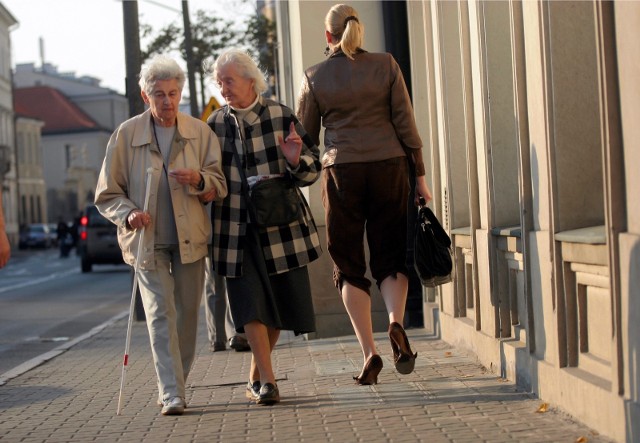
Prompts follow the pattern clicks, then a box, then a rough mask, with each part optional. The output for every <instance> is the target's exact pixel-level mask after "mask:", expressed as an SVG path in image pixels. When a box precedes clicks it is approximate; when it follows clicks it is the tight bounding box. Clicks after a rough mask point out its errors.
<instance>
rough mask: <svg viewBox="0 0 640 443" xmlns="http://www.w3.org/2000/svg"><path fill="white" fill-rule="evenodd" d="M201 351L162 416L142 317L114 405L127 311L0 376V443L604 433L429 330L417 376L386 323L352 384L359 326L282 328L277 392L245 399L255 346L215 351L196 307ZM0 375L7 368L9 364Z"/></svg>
mask: <svg viewBox="0 0 640 443" xmlns="http://www.w3.org/2000/svg"><path fill="white" fill-rule="evenodd" d="M201 314H202V316H201V317H202V318H201V322H200V330H199V337H198V354H197V356H196V361H195V364H194V368H193V370H192V372H191V376H190V380H189V381H188V387H187V402H188V405H189V407H188V409H187V410H186V412H185V414H184V415H183V416H166V417H165V416H162V415H160V408H159V407H158V406H157V405H156V399H157V387H156V377H155V372H154V368H153V364H152V360H151V351H150V348H149V340H148V337H147V331H146V325H145V324H144V323H143V322H134V326H133V334H132V340H131V349H130V353H129V356H130V360H129V367H128V370H127V379H126V388H125V399H124V401H123V410H122V412H121V415H120V416H117V415H116V409H117V404H118V392H119V388H120V375H121V371H122V357H123V353H124V345H125V337H126V328H127V317H126V316H120V318H117V319H114V320H113V321H112V322H111V323H110V324H107V325H106V326H103V327H102V328H97V329H96V330H95V331H94V332H93V333H91V334H87V336H85V337H84V338H83V339H82V340H77V341H76V342H74V343H73V344H72V345H71V346H67V347H68V349H66V350H63V351H64V352H62V353H61V354H60V355H58V356H56V357H55V358H52V359H50V360H49V361H47V362H46V363H44V364H42V365H40V366H37V367H35V368H33V369H30V370H28V371H27V372H25V373H23V374H21V375H16V374H17V373H14V374H13V375H12V377H13V378H10V377H5V379H6V378H10V379H9V380H7V381H6V383H5V384H4V385H2V386H0V441H2V442H12V443H13V442H71V441H73V442H94V441H95V442H153V443H156V442H162V441H171V442H192V441H197V442H269V441H273V442H276V441H277V442H325V441H331V442H363V441H364V442H422V441H424V442H430V443H435V442H480V441H487V442H567V443H569V442H610V441H611V440H609V439H607V438H605V437H603V436H600V435H598V433H597V432H596V431H594V430H591V429H589V427H588V426H586V425H585V424H582V423H579V422H577V421H576V420H574V419H572V418H571V417H569V416H568V415H566V414H564V413H562V412H561V411H558V410H554V409H553V408H549V409H548V410H547V412H537V411H538V410H539V409H540V406H541V404H542V401H541V400H539V399H536V398H535V397H534V396H532V395H530V394H527V393H526V392H523V391H522V390H520V389H518V388H517V387H516V386H514V383H513V382H512V381H510V380H504V379H500V378H499V377H498V376H497V375H496V374H491V373H489V372H488V371H487V370H486V369H484V368H483V367H482V366H481V365H479V364H478V363H477V362H476V361H475V359H474V358H472V357H469V356H467V355H464V354H463V353H462V352H461V351H459V350H458V349H456V348H453V347H451V346H450V345H448V344H447V343H445V342H443V341H442V340H439V339H437V338H435V337H433V336H430V335H429V334H427V333H426V331H425V330H424V329H411V330H408V331H407V335H408V336H409V339H410V341H411V344H412V347H413V348H414V349H415V350H417V351H418V359H417V363H416V369H415V371H414V372H413V373H412V374H409V375H401V374H399V373H398V372H396V371H395V369H394V366H393V363H392V360H391V359H390V354H391V348H390V345H389V340H388V338H387V336H386V334H384V333H379V334H376V344H377V346H378V349H379V352H380V353H381V354H382V357H383V360H384V369H383V370H382V372H381V373H380V376H379V384H377V385H375V386H357V385H355V384H354V383H353V380H352V376H354V375H357V374H358V373H359V371H360V368H361V365H362V357H361V354H360V350H359V346H358V343H357V341H356V338H355V336H346V337H338V338H330V339H317V340H309V341H307V340H304V339H303V338H302V337H293V336H292V335H291V334H283V337H282V339H281V341H280V342H279V343H278V345H277V347H276V349H275V351H274V362H275V369H276V376H277V377H278V386H279V388H280V395H281V397H282V402H281V403H279V404H277V405H274V406H260V405H256V404H252V403H249V401H248V400H246V399H245V386H246V383H247V380H248V371H249V365H250V360H251V354H250V353H248V352H235V351H233V350H228V351H223V352H216V353H212V352H210V351H209V344H208V342H207V338H206V331H205V329H206V328H205V327H204V319H203V318H204V315H203V314H204V313H203V312H201ZM5 375H6V374H5Z"/></svg>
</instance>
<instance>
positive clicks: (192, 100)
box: [182, 0, 204, 118]
mask: <svg viewBox="0 0 640 443" xmlns="http://www.w3.org/2000/svg"><path fill="white" fill-rule="evenodd" d="M182 19H183V21H184V49H185V52H186V53H187V60H186V61H187V75H188V76H189V104H190V105H191V116H193V117H196V118H198V117H199V116H200V113H199V112H198V93H197V92H196V75H195V72H194V66H193V43H192V41H191V21H190V20H189V2H188V1H187V0H182ZM202 106H204V103H203V104H202Z"/></svg>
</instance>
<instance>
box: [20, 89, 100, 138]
mask: <svg viewBox="0 0 640 443" xmlns="http://www.w3.org/2000/svg"><path fill="white" fill-rule="evenodd" d="M13 97H14V99H13V100H14V103H13V107H14V111H15V113H16V114H18V115H21V116H24V117H32V118H37V119H39V120H42V121H43V122H44V123H45V124H44V127H43V128H42V135H53V134H64V133H73V132H90V131H102V130H104V128H102V127H101V126H100V125H98V123H96V122H95V120H93V119H92V118H91V117H89V116H88V115H87V114H86V113H85V112H84V111H83V110H82V109H80V107H78V105H76V104H75V103H73V102H72V101H71V100H69V98H67V96H65V95H64V94H63V93H61V92H60V91H58V90H57V89H55V88H52V87H50V86H32V87H29V88H16V89H14V90H13Z"/></svg>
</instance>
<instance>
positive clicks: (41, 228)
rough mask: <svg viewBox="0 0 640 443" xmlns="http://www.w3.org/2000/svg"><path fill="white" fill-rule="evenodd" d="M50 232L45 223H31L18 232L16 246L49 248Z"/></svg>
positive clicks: (21, 247)
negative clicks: (18, 236) (18, 238)
mask: <svg viewBox="0 0 640 443" xmlns="http://www.w3.org/2000/svg"><path fill="white" fill-rule="evenodd" d="M51 245H52V242H51V232H50V230H49V226H48V225H47V224H45V223H32V224H30V225H27V227H26V228H24V229H23V230H22V231H21V232H20V241H19V242H18V248H20V249H27V248H50V247H51Z"/></svg>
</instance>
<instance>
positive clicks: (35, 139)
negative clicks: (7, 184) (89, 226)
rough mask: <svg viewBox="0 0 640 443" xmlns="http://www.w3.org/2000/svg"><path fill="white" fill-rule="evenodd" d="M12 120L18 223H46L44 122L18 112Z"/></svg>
mask: <svg viewBox="0 0 640 443" xmlns="http://www.w3.org/2000/svg"><path fill="white" fill-rule="evenodd" d="M15 122H16V125H15V130H16V165H17V170H18V171H19V175H18V200H19V205H18V220H19V223H20V225H28V224H30V223H47V221H48V220H49V218H48V217H47V186H46V183H45V180H44V171H43V165H44V162H43V158H42V137H41V134H42V127H43V126H44V122H43V121H41V120H38V119H35V118H29V117H24V116H20V115H16V119H15Z"/></svg>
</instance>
